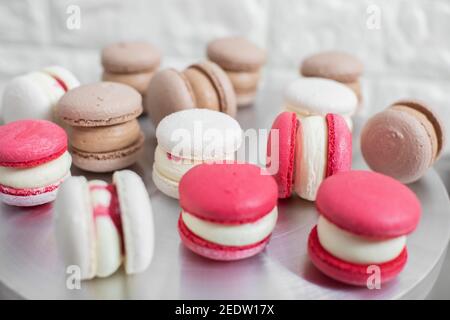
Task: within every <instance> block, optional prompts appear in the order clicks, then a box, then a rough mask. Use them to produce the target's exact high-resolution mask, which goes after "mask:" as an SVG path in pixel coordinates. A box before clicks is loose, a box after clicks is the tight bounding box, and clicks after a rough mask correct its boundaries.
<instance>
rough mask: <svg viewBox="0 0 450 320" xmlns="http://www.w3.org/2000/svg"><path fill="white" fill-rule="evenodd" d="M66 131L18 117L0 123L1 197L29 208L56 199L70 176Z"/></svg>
mask: <svg viewBox="0 0 450 320" xmlns="http://www.w3.org/2000/svg"><path fill="white" fill-rule="evenodd" d="M71 163H72V158H71V156H70V154H69V152H68V151H67V135H66V132H65V131H64V130H63V129H62V128H60V127H59V126H57V125H56V124H54V123H52V122H50V121H47V120H18V121H13V122H10V123H8V124H6V125H3V126H0V200H1V201H2V202H4V203H6V204H8V205H12V206H21V207H29V206H36V205H40V204H44V203H48V202H51V201H53V200H54V199H55V197H56V193H57V191H58V189H59V187H60V184H61V182H62V181H63V180H64V179H66V178H67V177H68V176H70V166H71Z"/></svg>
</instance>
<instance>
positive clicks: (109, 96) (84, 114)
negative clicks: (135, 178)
mask: <svg viewBox="0 0 450 320" xmlns="http://www.w3.org/2000/svg"><path fill="white" fill-rule="evenodd" d="M57 110H58V116H59V118H60V119H61V120H62V121H63V122H64V123H65V124H67V127H68V129H67V131H68V134H69V143H70V146H71V153H72V157H73V163H74V164H75V165H76V166H77V167H79V168H81V169H83V170H86V171H92V172H110V171H114V170H118V169H123V168H125V167H128V166H130V165H132V164H133V163H135V162H136V161H137V158H138V155H139V153H140V151H141V150H142V148H143V145H144V135H143V133H142V131H141V129H140V127H139V123H138V121H137V119H136V118H137V117H138V116H139V115H140V114H141V113H142V98H141V95H140V94H139V93H138V92H137V91H136V90H135V89H133V88H132V87H130V86H127V85H124V84H120V83H115V82H99V83H94V84H88V85H82V86H80V87H78V88H76V89H74V90H70V91H68V92H67V93H66V94H65V95H64V96H63V97H62V98H61V99H60V100H59V103H58V109H57Z"/></svg>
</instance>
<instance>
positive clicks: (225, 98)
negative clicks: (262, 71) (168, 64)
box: [144, 61, 236, 126]
mask: <svg viewBox="0 0 450 320" xmlns="http://www.w3.org/2000/svg"><path fill="white" fill-rule="evenodd" d="M144 107H145V110H146V112H147V113H148V115H149V117H150V119H151V120H152V122H153V123H154V124H155V126H156V125H158V123H159V122H160V121H161V120H162V118H164V117H165V116H167V115H169V114H171V113H173V112H177V111H181V110H185V109H192V108H206V109H211V110H215V111H221V112H224V113H226V114H229V115H230V116H232V117H234V116H235V115H236V96H235V94H234V90H233V87H232V84H231V82H230V80H229V78H228V77H227V75H226V74H225V72H224V71H223V70H222V69H221V68H220V67H219V66H218V65H216V64H215V63H213V62H210V61H203V62H200V63H196V64H193V65H191V66H189V67H188V68H186V69H185V70H183V71H181V72H180V71H177V70H175V69H165V70H161V71H159V72H157V73H156V74H155V76H154V77H153V78H152V80H151V81H150V84H149V86H148V89H147V93H146V95H145V98H144Z"/></svg>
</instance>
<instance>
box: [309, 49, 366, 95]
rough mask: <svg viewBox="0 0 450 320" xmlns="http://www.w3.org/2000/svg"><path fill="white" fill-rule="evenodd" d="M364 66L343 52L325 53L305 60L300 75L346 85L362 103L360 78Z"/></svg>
mask: <svg viewBox="0 0 450 320" xmlns="http://www.w3.org/2000/svg"><path fill="white" fill-rule="evenodd" d="M363 70H364V65H363V63H362V62H361V60H359V59H358V58H357V57H355V56H354V55H351V54H349V53H346V52H341V51H325V52H320V53H316V54H313V55H311V56H309V57H307V58H306V59H305V60H303V63H302V65H301V66H300V74H302V75H303V76H304V77H317V78H326V79H331V80H335V81H338V82H341V83H343V84H345V85H346V86H347V87H349V88H350V89H351V90H352V91H353V92H354V93H355V94H356V96H357V97H358V101H359V102H361V100H362V94H361V84H360V77H361V75H362V73H363Z"/></svg>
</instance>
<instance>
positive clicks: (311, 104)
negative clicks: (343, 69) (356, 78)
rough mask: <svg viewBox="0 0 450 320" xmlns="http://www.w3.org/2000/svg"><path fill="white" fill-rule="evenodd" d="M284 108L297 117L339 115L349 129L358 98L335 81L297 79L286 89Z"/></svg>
mask: <svg viewBox="0 0 450 320" xmlns="http://www.w3.org/2000/svg"><path fill="white" fill-rule="evenodd" d="M284 107H285V108H286V110H287V111H291V112H295V113H296V114H297V115H298V116H299V117H305V116H310V115H321V116H325V115H326V114H327V113H335V114H339V115H341V116H343V117H344V119H345V120H346V122H347V124H349V127H350V129H351V128H352V126H353V124H352V120H351V116H352V115H353V114H354V113H355V112H356V109H357V107H358V98H357V97H356V94H355V93H354V92H353V91H352V90H351V89H349V88H348V87H347V86H346V85H344V84H342V83H339V82H337V81H334V80H329V79H323V78H299V79H297V80H295V81H294V82H292V83H291V84H290V85H289V86H288V87H287V88H286V90H285V92H284Z"/></svg>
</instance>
